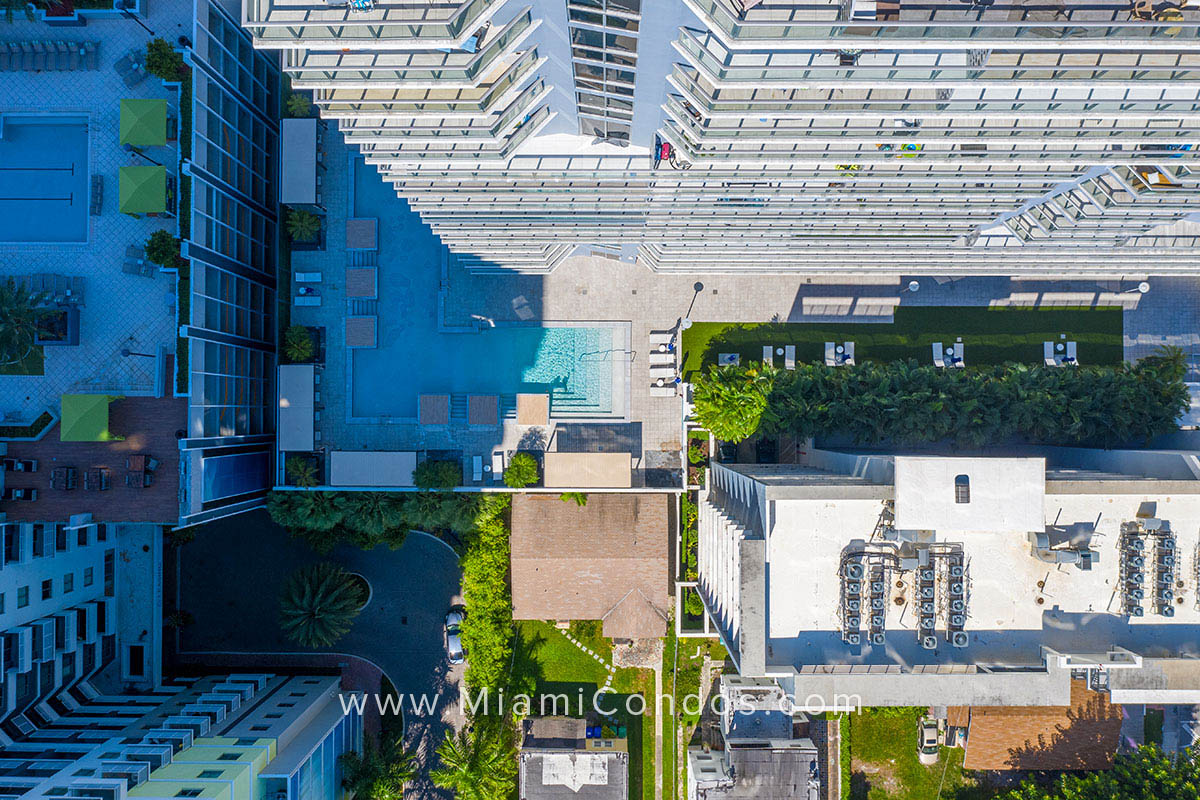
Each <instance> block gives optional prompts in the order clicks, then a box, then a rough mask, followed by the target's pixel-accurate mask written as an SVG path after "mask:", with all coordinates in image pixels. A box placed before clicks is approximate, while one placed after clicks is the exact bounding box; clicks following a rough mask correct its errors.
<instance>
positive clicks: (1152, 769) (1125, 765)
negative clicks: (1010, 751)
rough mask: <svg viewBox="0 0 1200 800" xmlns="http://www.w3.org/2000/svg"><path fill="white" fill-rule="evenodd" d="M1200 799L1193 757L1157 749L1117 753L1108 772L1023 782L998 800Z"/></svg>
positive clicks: (1199, 772) (1199, 780) (1198, 773)
mask: <svg viewBox="0 0 1200 800" xmlns="http://www.w3.org/2000/svg"><path fill="white" fill-rule="evenodd" d="M1198 796H1200V764H1198V763H1197V761H1196V753H1195V752H1194V751H1192V750H1185V751H1183V752H1182V753H1176V754H1174V755H1169V754H1167V753H1164V752H1163V751H1162V750H1160V749H1159V748H1158V746H1157V745H1143V746H1142V747H1139V748H1137V749H1136V750H1134V751H1132V752H1129V753H1118V754H1117V755H1116V757H1115V758H1114V759H1113V765H1112V767H1111V768H1110V769H1106V770H1099V771H1096V772H1085V773H1066V774H1060V775H1059V776H1058V777H1057V778H1056V779H1055V780H1054V782H1053V783H1045V782H1042V783H1035V782H1033V781H1026V782H1025V783H1022V784H1021V786H1020V788H1017V789H1013V790H1011V791H1009V792H1008V793H1006V794H1003V795H1001V796H1000V800H1114V798H1120V800H1195V798H1196V797H1198Z"/></svg>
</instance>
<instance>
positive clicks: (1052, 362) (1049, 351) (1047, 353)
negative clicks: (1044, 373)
mask: <svg viewBox="0 0 1200 800" xmlns="http://www.w3.org/2000/svg"><path fill="white" fill-rule="evenodd" d="M1042 361H1044V362H1045V364H1046V366H1047V367H1057V366H1058V359H1057V358H1055V356H1054V342H1042Z"/></svg>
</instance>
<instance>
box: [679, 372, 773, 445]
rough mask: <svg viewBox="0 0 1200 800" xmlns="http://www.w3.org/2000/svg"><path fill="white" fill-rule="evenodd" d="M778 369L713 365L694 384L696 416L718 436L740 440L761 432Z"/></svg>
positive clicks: (721, 438)
mask: <svg viewBox="0 0 1200 800" xmlns="http://www.w3.org/2000/svg"><path fill="white" fill-rule="evenodd" d="M778 374H779V371H778V370H776V369H775V368H774V367H771V366H769V365H767V364H762V365H759V366H755V367H713V368H712V369H711V370H709V372H708V374H707V375H702V376H701V377H700V378H699V379H698V380H697V382H696V383H695V385H694V388H693V397H694V400H695V408H696V419H697V421H699V423H700V424H701V425H703V426H704V427H705V428H708V429H709V430H710V431H712V434H713V435H714V436H716V437H717V438H718V439H720V440H722V441H726V442H740V441H742V440H743V439H748V438H750V437H751V436H753V435H754V434H755V433H756V432H757V431H758V426H759V423H760V422H761V421H762V416H763V413H764V412H766V410H767V398H768V397H770V396H771V392H772V391H773V389H774V386H775V380H776V378H777V376H778Z"/></svg>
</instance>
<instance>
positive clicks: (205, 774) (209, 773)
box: [196, 769, 225, 780]
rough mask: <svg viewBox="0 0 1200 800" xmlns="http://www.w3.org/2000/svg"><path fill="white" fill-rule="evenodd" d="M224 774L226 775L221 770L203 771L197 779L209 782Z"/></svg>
mask: <svg viewBox="0 0 1200 800" xmlns="http://www.w3.org/2000/svg"><path fill="white" fill-rule="evenodd" d="M224 774H225V773H224V772H222V771H221V770H219V769H203V770H200V774H199V775H197V776H196V777H197V778H200V779H201V780H209V779H212V778H219V777H221V776H222V775H224Z"/></svg>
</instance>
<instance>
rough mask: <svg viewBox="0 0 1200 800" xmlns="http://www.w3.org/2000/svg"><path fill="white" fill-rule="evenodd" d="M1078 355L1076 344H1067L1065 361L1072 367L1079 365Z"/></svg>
mask: <svg viewBox="0 0 1200 800" xmlns="http://www.w3.org/2000/svg"><path fill="white" fill-rule="evenodd" d="M1077 355H1078V352H1077V350H1076V345H1075V342H1067V357H1066V359H1064V360H1065V361H1066V362H1067V363H1068V364H1070V365H1071V366H1075V365H1076V364H1078V363H1079V361H1078V360H1077Z"/></svg>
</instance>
